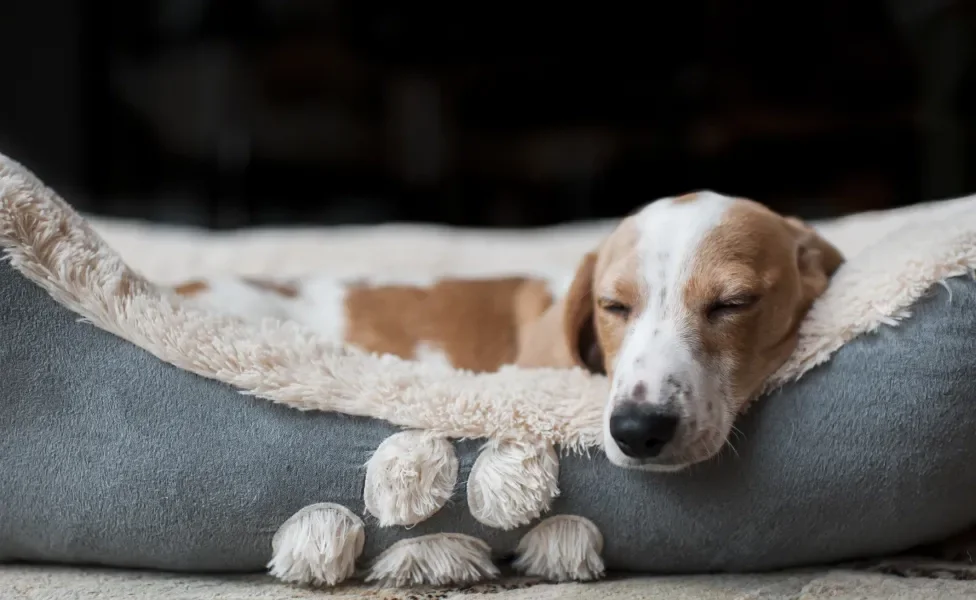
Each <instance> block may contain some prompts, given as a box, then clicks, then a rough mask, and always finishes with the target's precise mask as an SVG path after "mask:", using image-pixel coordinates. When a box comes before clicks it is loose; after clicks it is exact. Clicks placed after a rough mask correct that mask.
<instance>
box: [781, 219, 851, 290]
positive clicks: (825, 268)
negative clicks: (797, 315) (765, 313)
mask: <svg viewBox="0 0 976 600" xmlns="http://www.w3.org/2000/svg"><path fill="white" fill-rule="evenodd" d="M786 223H787V225H788V226H789V227H790V229H791V230H792V232H793V234H794V235H795V236H796V266H797V269H798V270H799V272H800V281H801V282H802V284H803V291H804V295H805V296H806V297H807V298H808V299H809V300H810V301H813V300H814V299H816V298H817V297H818V296H820V295H821V294H823V293H824V290H826V289H827V285H829V284H830V277H831V276H832V275H833V274H834V272H835V271H836V270H837V269H838V268H840V266H841V264H843V263H844V257H843V255H841V253H840V250H838V249H837V248H835V247H834V245H833V244H831V243H830V242H828V241H827V240H826V239H824V238H823V236H821V235H820V234H819V233H817V231H816V230H815V229H813V228H812V227H810V226H809V225H807V224H806V223H804V222H803V221H801V220H800V219H797V218H796V217H786Z"/></svg>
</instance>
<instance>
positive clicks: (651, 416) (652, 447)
mask: <svg viewBox="0 0 976 600" xmlns="http://www.w3.org/2000/svg"><path fill="white" fill-rule="evenodd" d="M677 429H678V416H677V415H676V414H675V413H674V412H673V411H671V410H669V409H668V408H666V407H662V406H654V405H651V404H647V403H643V402H641V403H638V402H625V403H623V404H621V405H619V406H618V407H617V408H615V409H614V410H613V412H612V413H610V436H611V437H612V438H613V441H614V442H616V444H617V446H618V447H619V448H620V451H621V452H623V453H624V454H626V455H627V456H629V457H631V458H640V459H645V458H654V457H655V456H657V455H658V454H660V453H661V450H662V449H663V448H664V446H665V445H667V443H668V442H670V441H671V439H672V438H673V437H674V434H675V432H676V431H677Z"/></svg>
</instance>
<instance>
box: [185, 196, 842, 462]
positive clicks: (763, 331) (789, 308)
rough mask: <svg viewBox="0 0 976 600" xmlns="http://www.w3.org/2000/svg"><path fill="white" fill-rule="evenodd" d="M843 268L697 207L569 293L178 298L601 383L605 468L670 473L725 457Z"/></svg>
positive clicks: (608, 249)
mask: <svg viewBox="0 0 976 600" xmlns="http://www.w3.org/2000/svg"><path fill="white" fill-rule="evenodd" d="M841 262H842V257H841V255H840V253H839V252H838V251H837V250H836V249H835V248H834V247H833V246H832V245H830V244H829V243H828V242H827V241H825V240H824V239H822V238H821V237H820V236H819V235H817V234H816V233H815V232H814V231H813V230H812V229H811V228H809V227H807V226H806V225H804V224H803V223H802V222H800V221H798V220H796V219H792V218H786V217H782V216H780V215H777V214H776V213H774V212H772V211H770V210H768V209H767V208H765V207H763V206H762V205H760V204H757V203H755V202H752V201H749V200H744V199H739V198H730V197H727V196H722V195H719V194H716V193H713V192H698V193H694V194H688V195H685V196H681V197H678V198H665V199H661V200H658V201H656V202H652V203H651V204H648V205H647V206H645V207H644V208H643V209H641V210H640V211H638V212H636V213H634V214H633V215H631V216H629V217H627V218H625V219H623V220H622V221H621V223H620V224H619V225H618V226H617V228H616V229H615V230H614V231H613V233H612V234H611V235H610V236H609V237H608V238H607V239H606V240H604V242H603V243H602V244H601V245H600V246H599V248H597V249H596V250H595V251H594V252H591V253H589V254H587V255H586V256H584V257H582V260H581V261H580V264H579V266H578V268H577V270H576V273H575V276H573V277H572V278H571V279H568V278H567V282H568V286H566V285H564V286H559V285H555V282H547V281H543V280H539V279H532V278H505V279H486V280H463V279H445V280H441V281H437V282H435V283H433V284H431V285H402V284H399V285H390V284H386V285H379V284H375V283H372V284H370V283H363V282H358V283H357V282H352V283H343V282H339V281H336V280H332V279H313V280H309V281H305V282H303V283H302V284H301V285H300V286H298V285H287V284H269V283H267V282H257V281H247V280H234V279H230V280H224V281H195V282H191V283H188V284H185V285H182V286H179V287H178V288H176V291H177V293H180V294H182V295H183V296H186V297H190V298H192V299H193V301H201V302H204V303H207V304H210V305H213V306H216V307H218V308H219V309H221V310H224V311H228V310H229V311H231V312H235V313H237V314H240V315H242V316H251V317H278V318H282V319H291V320H294V321H298V322H300V323H302V324H304V325H306V326H308V327H310V328H312V329H313V330H315V331H316V332H317V333H319V335H321V336H323V337H325V338H326V339H328V340H331V341H335V342H342V343H348V344H351V345H354V346H358V347H360V348H362V349H364V350H367V351H371V352H377V353H389V354H396V355H398V356H401V357H403V358H412V359H419V360H439V361H443V362H444V363H445V364H449V365H451V366H453V367H456V368H463V369H470V370H475V371H494V370H496V369H498V368H499V367H501V366H503V365H506V364H513V363H514V364H517V365H519V366H524V367H567V368H569V367H584V368H587V369H589V370H590V371H593V372H599V373H606V374H607V375H608V376H609V377H610V378H611V382H612V383H611V392H610V397H609V399H608V401H607V407H606V411H605V415H606V416H605V422H604V426H605V436H604V438H605V444H604V445H605V450H606V453H607V456H608V457H609V458H610V460H611V461H612V462H613V463H615V464H617V465H619V466H624V467H630V468H642V469H648V470H659V471H669V470H671V471H673V470H678V469H681V468H683V467H685V466H687V465H690V464H694V463H697V462H701V461H703V460H706V459H708V458H711V457H712V456H714V455H715V454H716V453H718V452H719V450H721V448H722V446H723V445H724V444H725V443H726V440H727V438H728V436H729V433H730V432H731V430H732V425H733V421H734V419H735V417H736V415H738V414H739V413H740V412H741V411H742V410H743V409H744V408H745V406H746V405H747V404H748V402H749V401H750V400H751V399H752V398H753V397H755V396H756V395H757V394H758V393H759V391H760V389H761V387H762V384H763V382H764V381H765V379H766V378H767V377H768V376H769V375H771V374H772V373H773V371H775V370H776V369H777V368H778V367H780V366H781V365H782V364H783V363H784V362H785V361H786V359H787V358H788V357H789V355H790V353H791V352H792V351H793V349H794V348H795V346H796V342H797V337H798V329H799V325H800V322H801V321H802V319H803V317H804V315H805V314H806V312H807V310H808V309H809V308H810V305H811V304H812V303H813V301H814V299H816V298H817V297H818V296H819V295H820V294H822V293H823V291H824V290H825V289H826V287H827V285H828V282H829V279H830V276H831V275H832V274H833V272H834V271H835V270H836V269H837V268H838V267H839V266H840V264H841ZM562 288H567V289H565V290H564V289H562Z"/></svg>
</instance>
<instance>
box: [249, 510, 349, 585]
mask: <svg viewBox="0 0 976 600" xmlns="http://www.w3.org/2000/svg"><path fill="white" fill-rule="evenodd" d="M365 542H366V535H365V533H364V532H363V521H362V519H360V518H359V517H357V516H356V515H354V514H353V513H352V511H350V510H349V509H348V508H346V507H345V506H340V505H338V504H331V503H322V504H311V505H309V506H306V507H305V508H303V509H301V510H300V511H298V512H297V513H295V514H294V515H292V516H291V517H290V518H289V519H288V520H287V521H285V522H284V524H283V525H282V526H281V527H279V528H278V531H277V532H276V533H275V534H274V537H273V538H272V540H271V561H270V562H269V563H268V569H269V570H270V572H271V575H273V576H274V577H277V578H278V579H281V580H282V581H287V582H289V583H298V584H303V585H329V586H331V585H336V584H338V583H340V582H342V581H344V580H346V579H348V578H349V577H351V576H352V574H353V573H354V572H355V570H356V559H357V558H359V555H360V554H362V553H363V545H364V544H365Z"/></svg>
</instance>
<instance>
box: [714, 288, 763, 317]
mask: <svg viewBox="0 0 976 600" xmlns="http://www.w3.org/2000/svg"><path fill="white" fill-rule="evenodd" d="M757 302H759V296H757V295H755V294H744V295H741V296H732V297H729V298H720V299H718V300H716V301H715V302H712V303H711V304H709V305H708V308H707V309H706V311H705V315H706V316H707V317H708V320H709V321H718V320H720V319H722V318H724V317H728V316H732V315H734V314H737V313H741V312H744V311H746V310H748V309H750V308H752V307H753V306H755V305H756V303H757Z"/></svg>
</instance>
